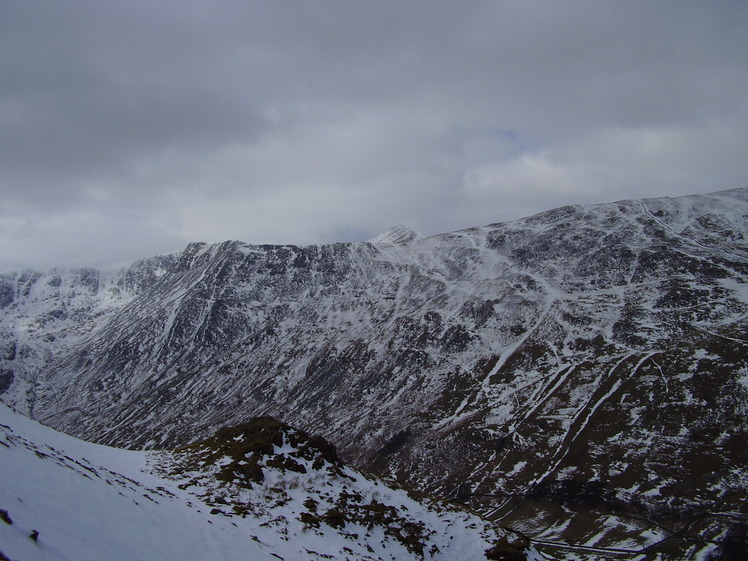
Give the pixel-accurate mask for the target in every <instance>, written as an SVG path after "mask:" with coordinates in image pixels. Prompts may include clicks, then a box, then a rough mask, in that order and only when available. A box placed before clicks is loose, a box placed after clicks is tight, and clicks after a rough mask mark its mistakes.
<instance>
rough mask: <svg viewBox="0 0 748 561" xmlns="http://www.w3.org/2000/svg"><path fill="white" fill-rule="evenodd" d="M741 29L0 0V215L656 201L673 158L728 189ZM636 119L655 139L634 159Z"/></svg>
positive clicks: (302, 232) (334, 226)
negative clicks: (651, 151) (639, 196)
mask: <svg viewBox="0 0 748 561" xmlns="http://www.w3.org/2000/svg"><path fill="white" fill-rule="evenodd" d="M746 44H748V13H747V12H746V7H745V3H744V2H740V1H731V0H722V1H718V2H708V3H707V2H703V1H700V0H677V1H676V0H658V1H654V2H653V1H651V0H631V1H627V2H620V3H619V2H599V1H596V0H568V1H565V2H556V1H548V0H530V1H523V2H517V1H514V0H500V1H493V0H491V1H488V0H486V1H478V0H468V1H467V2H461V3H456V2H449V3H448V2H443V3H434V2H426V1H415V2H407V3H404V2H400V1H398V2H395V1H393V0H382V1H381V2H350V1H344V0H326V1H322V2H306V1H294V2H282V3H281V2H271V1H266V0H263V1H250V2H233V1H228V0H219V1H215V2H205V1H202V0H183V1H180V2H176V1H167V2H157V3H153V2H145V1H143V0H132V1H128V2H118V3H102V2H99V1H93V0H70V1H67V2H64V3H61V2H55V1H51V0H39V1H37V0H29V1H24V2H4V3H2V4H0V77H1V79H2V82H0V196H2V198H3V200H4V201H6V204H5V206H4V207H0V223H2V220H3V219H4V217H5V219H6V223H7V224H10V225H12V229H13V232H16V234H13V235H15V236H18V233H17V232H18V231H19V230H18V227H17V225H18V224H27V228H39V224H41V223H43V222H44V220H45V217H46V219H47V220H48V221H49V223H50V224H52V223H54V224H58V225H59V224H60V222H61V221H62V219H61V217H62V216H63V215H65V216H72V214H70V213H73V212H76V211H77V210H76V209H80V210H81V211H85V212H89V213H90V214H86V216H88V217H89V218H90V219H87V220H88V221H89V223H90V224H106V223H107V221H97V220H96V218H95V216H96V215H97V213H99V214H101V213H115V214H116V213H119V214H120V215H121V216H122V219H121V220H118V221H117V223H118V224H120V225H124V224H126V223H127V221H128V219H127V216H129V214H128V213H130V214H131V215H133V216H135V215H137V216H140V217H144V218H141V220H148V221H150V222H149V224H153V226H148V227H143V228H142V231H148V232H150V235H151V236H152V239H153V242H152V247H153V248H156V247H158V248H162V247H163V245H164V244H165V243H166V240H168V243H177V242H179V243H181V242H185V243H186V242H188V241H191V240H192V239H197V238H199V237H200V236H207V237H211V238H215V239H216V241H217V240H219V239H221V238H243V239H247V240H248V241H256V240H258V239H260V238H265V236H271V235H272V236H277V237H278V238H283V240H282V241H297V242H299V243H304V242H306V241H333V240H334V239H336V236H339V235H341V234H340V233H341V232H358V233H361V235H364V234H368V233H371V234H372V235H374V234H376V233H377V231H378V230H381V229H385V228H386V227H387V226H389V225H391V224H392V223H396V222H406V223H408V224H409V225H410V226H413V227H415V228H417V229H420V230H423V231H424V232H425V233H436V232H438V231H444V230H448V229H452V228H456V227H466V226H471V225H474V224H475V223H478V222H486V221H493V220H496V219H500V218H501V217H502V216H504V215H506V216H509V215H513V214H516V213H520V212H525V211H533V210H542V205H544V204H545V205H547V204H556V202H558V203H568V202H580V201H582V200H584V201H585V202H593V200H592V199H594V198H597V199H596V200H599V201H605V200H610V199H619V198H624V197H625V196H626V195H627V193H633V192H634V191H635V189H634V186H635V185H643V184H650V185H653V184H654V183H655V182H666V183H667V187H664V186H663V190H666V191H668V194H677V193H675V192H673V191H675V190H677V189H678V187H677V186H676V185H675V183H677V182H676V181H670V180H667V181H665V179H664V178H667V177H676V176H678V177H683V175H682V174H680V173H679V172H675V170H673V168H674V167H678V166H679V164H680V166H681V167H683V168H684V169H685V168H687V169H690V170H694V169H695V168H694V166H693V165H691V164H690V163H689V162H692V161H700V162H702V166H701V167H700V168H699V169H696V171H695V172H694V173H692V174H691V175H690V177H692V178H693V179H691V180H689V179H688V177H687V178H686V180H684V182H685V183H688V185H683V187H682V189H683V190H689V191H693V190H694V183H695V181H696V179H695V178H696V177H698V180H699V181H703V182H704V183H706V184H705V185H703V186H701V187H698V188H696V189H695V190H703V191H705V190H710V189H712V188H721V187H731V186H736V185H730V184H729V182H730V181H738V180H739V178H740V177H743V176H744V175H745V171H746V169H745V164H744V163H741V160H740V159H738V158H735V157H733V156H732V155H726V156H724V157H720V154H719V153H718V151H720V150H721V151H724V150H725V147H726V146H727V145H728V144H727V143H726V142H723V141H722V140H719V139H733V140H738V141H739V139H740V138H741V136H742V135H744V132H741V131H745V130H746V126H748V101H746V96H745V93H744V92H745V91H748V73H747V72H746V71H745V69H746V68H748V49H745V45H746ZM621 131H631V135H630V136H628V137H627V138H628V139H629V140H631V142H632V143H633V144H631V145H629V144H626V145H625V146H623V147H622V145H621V141H620V139H619V137H617V136H616V134H617V133H619V132H621ZM648 131H650V132H651V131H670V132H669V133H668V134H669V136H667V138H668V139H670V140H671V141H672V142H674V143H676V145H677V146H678V149H674V150H671V151H669V152H667V153H666V157H663V158H662V160H661V161H659V162H657V161H650V160H647V158H646V156H645V155H643V153H642V152H641V150H639V149H638V148H637V146H635V144H636V142H641V141H642V138H645V137H646V134H647V132H648ZM673 131H675V132H673ZM714 131H723V132H721V133H719V134H717V133H715V132H714ZM679 135H680V136H679ZM715 135H716V136H715ZM715 138H716V139H717V140H714V139H715ZM632 139H633V140H632ZM684 139H685V140H684ZM678 143H680V144H678ZM616 154H618V155H616ZM695 154H701V156H700V159H698V158H694V157H693V156H694V155H695ZM718 162H721V163H718ZM541 164H547V165H549V166H551V168H549V169H553V170H556V171H555V172H556V173H558V174H559V175H558V180H559V181H561V182H562V183H563V182H564V181H566V182H567V183H565V185H568V187H563V188H562V187H561V186H560V185H556V186H553V185H551V184H550V183H547V182H546V180H548V177H550V178H551V179H550V180H551V181H552V180H553V175H552V174H551V176H542V165H541ZM591 169H594V170H597V171H596V172H594V173H592V172H590V170H591ZM580 170H581V171H580ZM546 171H548V170H546ZM668 172H670V175H668ZM539 174H541V175H539ZM463 178H467V179H466V180H465V181H463ZM476 178H479V179H480V180H479V181H478V180H477V179H476ZM512 178H513V179H512ZM512 180H513V181H515V182H517V183H522V182H525V183H527V184H528V185H529V184H532V185H531V187H533V188H527V186H525V188H523V189H518V188H516V187H513V184H512ZM596 180H599V183H598V184H596V183H595V181H596ZM471 181H472V183H471ZM476 181H477V183H476ZM689 181H690V183H689ZM476 184H480V186H481V187H480V188H479V189H477V188H475V185H476ZM471 185H472V187H470V188H468V187H469V186H471ZM580 185H583V186H580ZM548 190H551V191H553V192H554V193H556V194H557V196H554V197H549V196H547V191H548ZM522 193H524V194H522ZM653 194H654V193H653ZM305 201H306V202H305ZM308 201H314V202H315V204H310V203H309V202H308ZM502 201H505V202H506V201H511V206H512V208H511V209H509V208H504V207H506V206H507V205H508V204H509V203H505V204H504V206H503V207H502V206H501V205H502ZM11 203H12V205H11ZM317 203H319V204H317ZM362 207H364V208H366V209H367V210H368V212H362V211H360V210H359V209H360V208H362ZM492 207H495V208H496V210H494V209H493V208H492ZM22 209H26V210H22ZM65 209H68V210H67V211H66V210H65ZM27 212H28V213H32V212H33V213H36V214H35V215H34V216H35V218H34V220H29V221H27V222H23V219H24V217H25V216H26V214H25V213H27ZM65 212H67V213H68V214H65ZM201 212H202V213H203V214H204V215H205V216H210V217H211V220H210V224H206V223H205V221H201V220H200V218H199V217H200V214H201ZM222 213H226V214H225V215H224V216H226V217H225V218H224V219H221V216H222ZM500 214H501V215H502V216H499V215H500ZM229 216H230V218H229ZM18 220H20V222H18ZM160 224H163V225H166V226H164V227H163V228H162V227H161V226H159V225H160ZM9 228H10V226H9ZM0 230H1V229H0ZM44 231H45V232H50V233H49V235H52V234H51V230H49V229H48V228H47V229H45V230H44ZM58 231H62V230H58ZM64 231H65V232H67V234H65V235H68V236H69V237H70V239H71V242H70V243H80V240H81V239H82V238H84V236H78V237H75V235H74V228H67V229H64ZM8 232H10V230H7V231H5V233H3V231H0V237H2V240H0V243H5V245H4V246H3V247H6V248H8V251H9V252H10V251H21V250H20V249H17V250H14V249H13V248H14V247H16V246H15V245H14V243H13V240H14V238H13V235H11V234H10V233H8ZM112 235H114V234H112ZM3 236H4V237H3ZM294 236H296V237H297V239H291V238H294ZM148 238H149V237H148V236H142V237H141V239H139V240H138V244H139V245H138V247H142V248H143V254H144V255H147V254H148V253H149V252H150V250H149V247H151V246H149V245H148ZM209 241H211V240H209ZM269 241H273V240H269ZM277 241H281V240H280V239H279V240H277ZM60 243H62V242H60ZM90 243H91V248H92V251H93V243H94V242H90ZM29 247H30V246H29ZM134 247H135V246H133V248H134ZM174 249H178V247H175V248H174ZM159 250H160V249H159ZM29 251H30V250H29ZM62 253H63V252H60V251H58V252H57V254H62ZM40 255H41V254H40ZM19 259H20V257H19ZM71 259H72V257H71Z"/></svg>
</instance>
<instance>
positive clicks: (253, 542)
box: [0, 405, 540, 561]
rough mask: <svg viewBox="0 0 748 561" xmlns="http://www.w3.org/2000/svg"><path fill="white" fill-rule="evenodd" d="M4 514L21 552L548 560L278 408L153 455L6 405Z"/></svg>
mask: <svg viewBox="0 0 748 561" xmlns="http://www.w3.org/2000/svg"><path fill="white" fill-rule="evenodd" d="M229 459H231V461H229ZM250 467H251V469H249V468H250ZM0 518H2V521H0V558H2V559H7V558H10V559H14V560H15V559H19V560H20V559H23V560H25V561H32V560H34V559H55V560H65V559H76V560H81V561H83V560H86V559H91V560H97V561H98V560H100V559H109V560H111V561H116V560H118V559H122V560H125V559H127V560H129V559H140V560H148V559H154V560H156V559H157V560H162V559H195V560H198V559H216V560H220V559H226V560H229V559H230V560H232V561H233V560H239V559H247V560H252V561H261V560H265V559H267V560H268V561H269V560H271V559H275V560H277V559H289V560H291V559H305V560H310V561H311V560H322V559H333V558H334V559H351V560H353V559H356V560H372V561H374V560H380V559H395V560H410V559H412V560H416V559H418V560H421V559H433V560H438V559H456V558H460V559H466V560H468V559H472V560H480V559H486V556H485V554H484V552H485V551H493V552H494V553H495V554H498V553H499V552H500V553H501V554H502V555H504V556H505V557H504V558H506V559H518V560H524V559H526V556H525V551H527V552H528V553H529V555H530V559H538V560H539V559H540V557H539V556H537V554H535V553H533V552H532V551H529V550H528V548H527V544H526V542H525V541H523V540H522V538H521V537H520V536H518V535H516V534H510V533H508V532H505V531H502V530H500V529H498V528H495V527H493V526H491V525H490V524H488V523H486V522H485V521H483V520H481V519H479V518H478V517H476V516H475V515H473V514H469V513H467V512H465V511H461V510H458V509H456V508H454V507H449V506H447V505H444V504H438V503H435V502H428V503H427V502H424V501H418V500H414V499H413V498H411V497H410V496H409V495H408V494H407V493H406V492H405V491H401V490H395V489H391V488H388V487H387V486H385V485H384V484H382V483H381V482H378V481H376V480H373V479H370V478H366V477H364V476H362V475H361V474H359V473H357V472H355V471H353V470H351V469H350V468H347V467H346V466H345V465H344V464H342V463H341V462H340V461H339V460H338V459H337V457H336V456H335V452H334V449H333V448H332V447H331V446H330V445H329V444H327V443H326V442H324V441H322V440H321V439H312V438H309V437H307V436H306V435H305V434H303V433H301V432H299V431H296V430H294V429H292V428H291V427H289V426H287V425H283V424H282V423H278V422H276V421H274V420H272V419H270V418H262V419H256V420H254V421H252V422H249V423H246V424H244V425H241V426H238V427H234V428H228V429H223V430H222V431H219V433H218V434H216V435H214V436H213V437H212V438H211V439H209V440H207V441H204V442H199V443H195V444H193V445H191V446H188V447H185V448H183V449H180V450H177V451H173V452H170V453H167V452H151V453H145V452H132V451H124V450H117V449H113V448H107V447H103V446H97V445H94V444H89V443H86V442H81V441H78V440H76V439H74V438H71V437H68V436H66V435H63V434H60V433H56V432H54V431H52V430H50V429H47V428H46V427H41V426H39V425H37V424H36V423H34V422H33V421H30V420H28V419H26V418H24V417H21V416H20V415H17V414H14V413H13V412H11V411H10V410H9V409H8V408H7V407H5V406H4V405H0Z"/></svg>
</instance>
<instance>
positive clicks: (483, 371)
mask: <svg viewBox="0 0 748 561" xmlns="http://www.w3.org/2000/svg"><path fill="white" fill-rule="evenodd" d="M747 232H748V189H736V190H732V191H722V192H719V193H713V194H709V195H696V196H690V197H680V198H660V199H642V200H631V201H620V202H616V203H611V204H603V205H595V206H567V207H562V208H558V209H554V210H550V211H548V212H544V213H540V214H537V215H535V216H531V217H527V218H524V219H521V220H516V221H512V222H507V223H497V224H491V225H488V226H484V227H476V228H471V229H468V230H463V231H458V232H453V233H448V234H443V235H439V236H432V237H429V238H424V239H418V240H417V241H415V242H412V243H406V244H400V243H392V242H384V243H382V242H380V243H368V244H367V243H363V244H342V243H341V244H332V245H323V246H307V247H299V246H288V245H287V246H279V245H264V246H257V245H250V244H244V243H241V242H225V243H222V244H215V245H207V244H191V245H190V246H188V247H187V248H186V249H185V250H184V251H183V252H181V253H179V254H175V255H171V256H165V257H158V258H152V259H146V260H143V261H140V262H138V263H136V264H134V265H133V266H132V267H131V268H129V269H128V270H126V271H121V272H119V273H111V274H109V273H107V274H105V273H101V272H99V271H93V270H76V271H49V272H33V271H27V272H23V273H15V274H5V275H0V392H3V393H2V396H1V397H2V399H3V400H4V401H6V402H7V403H10V404H13V405H14V406H15V407H17V408H18V409H20V410H22V411H23V412H24V413H26V414H29V415H31V416H34V417H36V418H37V419H39V420H41V421H43V422H45V423H48V424H50V425H53V426H54V427H57V428H59V429H62V430H64V431H66V432H69V433H71V434H74V435H77V436H80V437H83V438H87V439H91V440H95V441H98V442H100V443H105V444H110V445H117V446H127V447H134V448H141V447H145V448H164V447H172V446H178V445H183V444H186V443H187V442H189V441H191V440H194V439H198V438H207V437H208V436H209V435H210V434H211V433H212V432H214V431H215V430H217V429H218V428H220V427H222V426H225V425H233V424H238V423H241V422H243V420H245V419H246V418H247V417H248V416H252V417H256V416H262V415H271V416H273V417H275V418H277V419H282V420H283V421H284V422H287V423H289V424H292V425H294V426H298V427H300V428H303V429H304V430H306V431H308V432H313V433H318V434H321V435H322V436H324V437H325V438H327V439H328V440H330V441H331V442H332V443H333V444H334V445H335V446H336V447H337V449H338V451H339V455H340V457H341V458H343V459H345V460H347V461H349V462H352V464H353V465H354V466H356V467H361V468H365V469H367V470H369V471H373V472H377V473H380V474H383V475H386V476H389V477H392V478H395V479H399V480H401V481H403V482H405V483H407V484H409V485H412V486H415V487H416V488H418V489H419V490H421V491H423V492H427V493H430V494H433V495H435V496H439V497H443V498H448V499H451V500H454V501H460V502H464V503H466V504H468V505H470V506H471V507H473V508H475V509H478V510H480V512H482V513H483V514H484V515H486V516H488V517H490V518H491V519H493V520H496V521H498V522H500V523H501V524H505V525H509V526H511V527H513V528H516V529H518V530H520V531H522V532H523V533H525V534H526V535H528V536H529V537H530V538H531V539H533V540H536V541H535V543H536V544H538V547H542V548H546V549H547V550H548V551H551V552H552V553H553V554H554V555H556V556H557V557H560V558H563V555H566V553H563V552H571V553H568V555H571V556H572V557H571V558H574V559H578V558H584V555H589V557H588V558H590V559H599V558H600V556H601V555H602V554H601V553H600V552H608V553H610V554H611V555H613V554H614V553H615V552H618V553H617V554H618V555H624V554H625V555H628V556H629V558H635V557H637V556H644V557H642V558H643V559H650V558H651V559H654V558H655V557H654V556H656V555H660V559H673V560H676V559H677V560H684V559H697V558H706V557H707V555H709V554H711V553H713V554H714V555H717V554H718V552H720V551H721V552H722V553H719V554H720V555H727V554H726V553H725V552H729V551H731V548H733V549H734V548H736V547H742V545H740V544H741V543H742V542H741V541H740V540H742V539H743V538H741V536H745V535H746V528H745V524H746V520H748V511H746V510H745V509H746V506H745V505H746V504H748V448H746V447H745V446H744V445H743V444H744V442H745V441H746V439H747V438H748V421H747V420H746V419H748V415H747V413H746V405H745V404H746V403H748V374H747V373H748V353H746V345H748V237H747V236H748V234H746V233H747ZM405 237H406V238H407V237H408V236H405ZM389 239H398V237H397V236H394V237H392V238H389ZM736 544H737V545H736ZM647 556H649V557H647ZM724 558H727V557H724Z"/></svg>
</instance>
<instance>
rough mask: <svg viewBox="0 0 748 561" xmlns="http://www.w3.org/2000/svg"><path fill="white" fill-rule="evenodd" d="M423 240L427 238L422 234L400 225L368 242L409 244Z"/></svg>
mask: <svg viewBox="0 0 748 561" xmlns="http://www.w3.org/2000/svg"><path fill="white" fill-rule="evenodd" d="M423 238H425V236H424V235H423V234H421V233H420V232H416V231H415V230H411V229H410V228H407V227H405V226H403V225H402V224H398V225H397V226H393V227H392V228H390V229H389V230H387V231H386V232H383V233H381V234H379V235H378V236H375V237H373V238H371V239H370V240H368V242H369V243H373V244H393V243H394V244H408V243H411V242H414V241H416V240H420V239H423Z"/></svg>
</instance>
